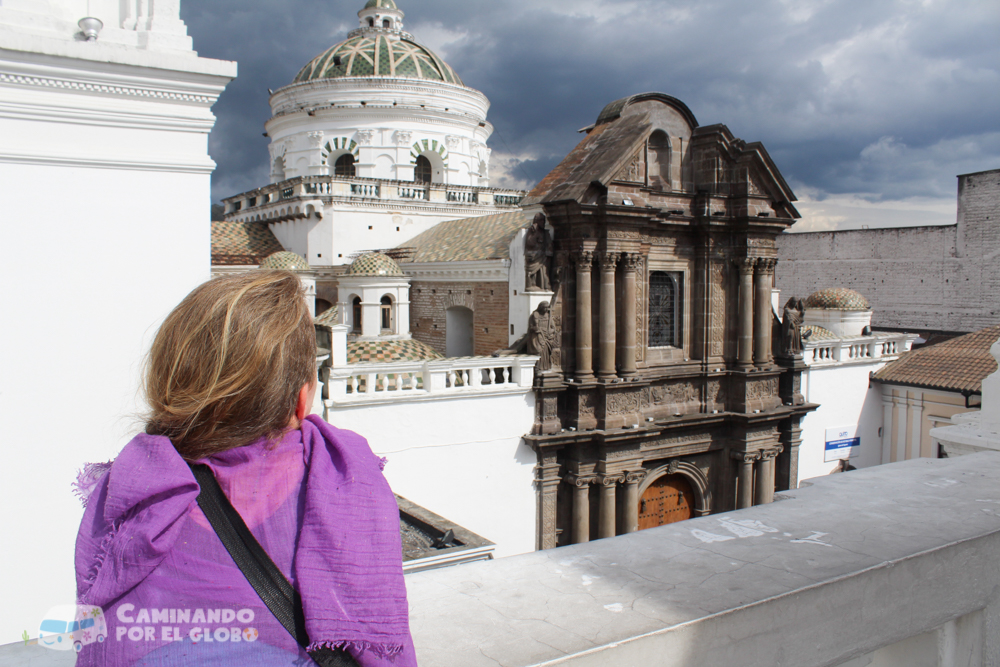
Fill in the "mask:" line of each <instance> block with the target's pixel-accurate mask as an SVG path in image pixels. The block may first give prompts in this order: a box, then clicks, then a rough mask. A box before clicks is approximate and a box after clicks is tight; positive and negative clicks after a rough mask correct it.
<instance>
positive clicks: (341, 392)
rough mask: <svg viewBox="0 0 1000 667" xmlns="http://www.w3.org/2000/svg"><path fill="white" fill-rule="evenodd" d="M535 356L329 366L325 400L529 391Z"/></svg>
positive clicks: (343, 401)
mask: <svg viewBox="0 0 1000 667" xmlns="http://www.w3.org/2000/svg"><path fill="white" fill-rule="evenodd" d="M537 361H538V357H536V356H529V355H517V356H510V357H457V358H451V359H438V360H434V361H400V362H382V363H366V364H351V365H348V366H342V367H339V368H332V369H330V371H329V379H328V380H327V382H326V384H327V397H328V404H329V405H331V406H334V405H344V404H356V403H364V402H368V401H382V400H390V401H398V400H406V399H408V398H421V397H426V396H430V395H434V396H442V397H443V396H470V397H471V396H481V395H483V394H497V393H511V392H516V391H530V390H531V386H532V383H533V382H534V377H535V362H537Z"/></svg>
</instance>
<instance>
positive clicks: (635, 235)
mask: <svg viewBox="0 0 1000 667" xmlns="http://www.w3.org/2000/svg"><path fill="white" fill-rule="evenodd" d="M608 238H609V239H627V240H629V241H632V240H637V239H639V238H640V236H639V232H633V231H630V230H626V229H609V230H608Z"/></svg>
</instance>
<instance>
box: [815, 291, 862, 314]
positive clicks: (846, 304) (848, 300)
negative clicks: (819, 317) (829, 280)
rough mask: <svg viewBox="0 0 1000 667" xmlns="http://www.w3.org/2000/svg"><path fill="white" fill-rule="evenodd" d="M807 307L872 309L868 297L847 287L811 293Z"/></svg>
mask: <svg viewBox="0 0 1000 667" xmlns="http://www.w3.org/2000/svg"><path fill="white" fill-rule="evenodd" d="M804 305H805V307H806V308H816V309H818V310H871V309H872V307H871V304H870V303H868V299H866V298H865V297H863V296H862V295H861V294H860V293H858V292H855V291H854V290H852V289H847V288H846V287H831V288H829V289H824V290H820V291H818V292H814V293H812V294H810V295H809V297H808V298H807V299H806V301H805V304H804Z"/></svg>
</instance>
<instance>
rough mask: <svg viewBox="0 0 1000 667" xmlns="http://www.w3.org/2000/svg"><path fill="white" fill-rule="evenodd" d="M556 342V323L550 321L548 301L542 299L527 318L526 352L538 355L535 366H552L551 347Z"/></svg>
mask: <svg viewBox="0 0 1000 667" xmlns="http://www.w3.org/2000/svg"><path fill="white" fill-rule="evenodd" d="M555 344H556V325H555V322H553V321H552V312H551V311H550V310H549V302H548V301H542V302H541V303H540V304H538V308H537V309H535V312H533V313H532V314H531V317H529V318H528V341H527V350H528V354H535V355H538V364H537V368H538V370H539V371H547V370H549V369H550V368H552V348H553V346H554V345H555Z"/></svg>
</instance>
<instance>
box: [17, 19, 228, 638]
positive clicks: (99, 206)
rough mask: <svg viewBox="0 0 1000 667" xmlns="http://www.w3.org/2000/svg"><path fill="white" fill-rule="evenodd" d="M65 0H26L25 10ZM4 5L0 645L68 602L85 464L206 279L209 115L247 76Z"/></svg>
mask: <svg viewBox="0 0 1000 667" xmlns="http://www.w3.org/2000/svg"><path fill="white" fill-rule="evenodd" d="M63 4H65V3H59V2H52V3H35V5H31V3H22V5H23V6H22V7H21V8H20V9H17V10H16V11H19V12H24V14H22V15H19V16H18V17H15V18H18V19H19V20H20V19H23V18H24V17H25V15H27V14H29V13H30V12H28V10H29V9H31V8H32V6H34V7H35V8H39V7H40V8H43V9H44V8H45V7H55V8H60V7H61V6H62V5H63ZM159 4H160V3H158V5H159ZM169 4H170V3H162V6H167V5H169ZM4 7H5V8H8V7H10V4H9V3H6V2H5V3H4ZM63 9H65V7H63ZM71 9H75V6H74V7H71ZM11 11H14V10H11ZM10 16H11V15H10V13H9V12H7V13H2V12H0V74H7V75H8V77H6V78H5V82H4V83H3V84H0V99H3V100H4V105H3V108H2V109H0V137H3V142H2V145H0V184H2V188H3V190H2V192H3V198H2V199H0V220H2V221H3V223H2V224H3V248H4V253H3V255H4V258H3V261H2V262H0V286H2V287H0V312H2V313H3V314H4V318H5V319H4V324H5V326H4V327H3V329H2V331H3V333H2V340H0V443H2V445H3V455H4V464H3V465H2V466H0V505H2V506H3V507H4V508H5V511H4V512H3V514H2V516H0V535H3V539H2V540H0V562H2V563H3V564H4V571H3V574H2V576H0V599H2V600H3V601H4V604H3V606H2V608H0V644H3V643H7V642H14V641H18V640H19V639H20V635H21V632H22V631H23V630H29V631H31V630H32V629H33V628H35V627H37V623H38V621H39V620H40V618H41V616H42V614H44V612H45V611H46V610H47V609H48V608H49V607H51V606H53V605H56V604H66V603H71V602H73V601H74V600H75V590H76V586H75V579H74V571H73V549H74V543H75V539H76V533H77V529H78V528H79V522H80V517H81V515H82V509H81V507H80V503H79V501H78V500H77V499H76V498H75V497H74V495H73V494H72V490H71V483H72V482H73V480H74V479H75V473H76V470H77V469H78V468H80V467H81V466H82V465H83V464H84V463H85V462H89V461H106V460H108V459H110V458H113V457H114V456H115V455H116V454H117V452H118V451H119V450H120V449H121V447H122V446H123V445H124V444H125V443H126V442H127V440H128V439H129V438H130V437H131V434H133V433H135V432H136V430H137V429H138V426H137V424H136V419H135V416H136V415H137V413H138V412H139V411H140V409H141V408H140V405H139V403H138V400H137V386H138V380H139V372H140V363H141V359H142V355H143V353H144V352H145V350H146V348H147V346H148V344H149V341H150V339H151V337H152V335H153V334H154V333H155V330H156V327H157V324H158V323H159V322H160V321H161V320H162V318H163V317H164V316H165V315H166V314H167V313H168V312H169V310H170V309H171V308H172V307H173V306H174V305H176V303H177V302H178V301H180V299H181V298H182V297H183V296H184V295H185V294H186V293H187V292H188V291H190V290H191V289H192V288H193V287H194V286H196V285H197V284H199V283H200V282H202V281H204V280H206V279H207V278H208V277H209V260H210V224H209V208H210V194H209V186H210V174H211V171H212V169H213V168H214V163H213V162H212V161H211V159H210V158H209V157H208V154H207V143H208V142H207V138H208V132H209V131H210V130H211V128H212V126H213V124H214V121H215V118H214V116H212V114H211V112H210V108H211V105H212V104H213V103H214V101H215V99H216V98H217V97H218V94H219V93H220V92H221V91H222V89H223V88H224V87H225V85H226V83H228V81H229V80H230V79H231V78H232V77H233V76H234V75H235V70H236V67H235V63H224V62H220V61H208V60H205V59H201V58H197V57H195V56H194V55H192V54H191V53H190V52H187V53H183V52H173V53H156V52H151V51H150V50H148V49H143V50H141V52H139V50H138V49H130V48H128V47H125V46H122V45H121V44H114V45H105V44H102V43H101V42H100V41H98V42H96V43H83V42H75V41H73V38H72V33H69V34H62V33H59V32H58V30H57V28H59V27H60V26H61V24H60V22H59V21H60V20H61V19H59V20H53V21H51V22H49V23H45V21H40V22H39V25H42V26H45V25H47V26H49V28H51V30H50V32H51V33H52V34H51V35H48V36H39V35H28V34H26V33H25V32H24V31H23V30H21V29H20V28H19V27H18V26H17V25H16V23H15V25H14V27H11V23H10V22H9V21H8V20H7V19H8V18H10ZM56 18H58V17H56ZM182 25H183V24H182ZM67 30H73V28H72V27H70V28H68V29H67ZM171 34H173V33H171ZM42 54H46V55H42ZM10 75H13V76H16V77H21V78H19V79H15V81H16V82H11V76H10ZM71 86H72V88H71Z"/></svg>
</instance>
